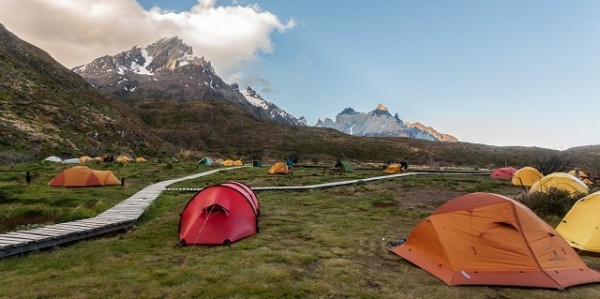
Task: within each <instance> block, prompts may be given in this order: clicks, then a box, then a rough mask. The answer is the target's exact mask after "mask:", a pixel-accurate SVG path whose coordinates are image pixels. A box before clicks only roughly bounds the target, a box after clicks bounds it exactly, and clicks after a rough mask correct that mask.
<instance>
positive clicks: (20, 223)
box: [0, 163, 208, 233]
mask: <svg viewBox="0 0 600 299" xmlns="http://www.w3.org/2000/svg"><path fill="white" fill-rule="evenodd" d="M88 166H89V167H91V168H93V169H99V170H111V171H112V172H113V173H114V174H115V175H116V176H117V177H118V178H123V177H124V178H125V181H126V185H127V190H125V188H123V187H121V186H118V187H96V188H68V189H65V188H56V187H50V186H48V182H50V181H51V180H52V179H53V178H54V177H55V176H56V175H58V174H59V173H60V172H61V171H62V170H63V169H66V168H69V167H72V165H64V164H54V163H33V164H19V165H16V166H14V167H12V168H11V167H9V166H0V233H2V232H7V231H13V230H16V229H23V228H27V227H32V226H35V225H41V224H53V223H60V222H66V221H72V220H77V219H83V218H89V217H93V216H95V215H97V214H99V213H102V212H104V211H105V210H106V209H108V208H110V207H112V206H114V205H115V204H117V203H119V202H121V201H122V200H124V199H126V198H127V197H129V196H131V195H132V194H134V193H135V192H137V191H139V190H140V189H142V188H143V187H145V186H147V185H149V184H151V183H155V182H158V181H162V180H166V179H170V178H176V177H181V176H184V175H186V174H189V173H193V172H194V171H200V170H203V169H207V168H208V167H201V168H199V169H198V170H197V169H196V165H195V164H192V163H176V164H171V165H170V166H168V165H166V164H153V163H145V164H135V163H134V164H121V163H111V164H94V163H91V164H88ZM27 170H29V171H30V172H31V175H32V177H33V179H32V183H31V184H30V185H29V186H27V185H26V184H25V172H26V171H27Z"/></svg>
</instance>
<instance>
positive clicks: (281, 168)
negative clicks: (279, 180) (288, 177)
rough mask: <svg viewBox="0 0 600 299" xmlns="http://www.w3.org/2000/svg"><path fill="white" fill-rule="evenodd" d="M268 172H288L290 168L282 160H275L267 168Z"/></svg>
mask: <svg viewBox="0 0 600 299" xmlns="http://www.w3.org/2000/svg"><path fill="white" fill-rule="evenodd" d="M268 173H269V174H288V173H290V168H289V167H288V166H287V165H286V164H285V163H284V162H277V163H275V164H273V165H272V166H271V168H269V172H268Z"/></svg>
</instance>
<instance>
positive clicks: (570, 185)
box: [529, 172, 590, 195]
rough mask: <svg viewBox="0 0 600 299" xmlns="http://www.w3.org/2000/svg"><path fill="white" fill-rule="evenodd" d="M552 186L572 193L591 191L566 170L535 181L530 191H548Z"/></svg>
mask: <svg viewBox="0 0 600 299" xmlns="http://www.w3.org/2000/svg"><path fill="white" fill-rule="evenodd" d="M552 188H555V189H560V190H565V191H568V192H569V193H570V194H571V195H572V194H575V193H585V194H587V193H588V192H589V191H590V188H589V187H588V186H586V185H585V184H584V183H583V182H582V181H581V180H580V179H578V178H576V177H574V176H572V175H570V174H568V173H564V172H555V173H551V174H549V175H547V176H545V177H543V178H541V179H540V180H539V181H537V182H535V183H534V184H533V186H531V189H529V193H533V192H542V193H547V192H548V191H550V190H551V189H552Z"/></svg>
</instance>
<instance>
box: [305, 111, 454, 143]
mask: <svg viewBox="0 0 600 299" xmlns="http://www.w3.org/2000/svg"><path fill="white" fill-rule="evenodd" d="M315 126H316V127H325V128H333V129H336V130H338V131H341V132H344V133H346V134H350V135H355V136H370V137H410V138H416V139H424V140H430V141H447V142H456V141H458V139H456V138H455V137H454V136H451V135H448V134H442V133H440V132H438V131H436V130H434V129H433V128H432V127H427V126H425V125H423V124H421V123H419V122H416V123H410V122H407V121H403V120H401V119H400V117H399V116H398V113H396V114H395V115H394V116H392V115H391V114H390V112H389V111H388V108H387V107H385V106H383V105H382V104H379V105H377V108H375V110H373V111H371V112H368V113H363V112H357V111H355V110H354V109H352V108H346V109H344V110H343V111H342V112H340V114H338V115H337V116H336V117H335V121H333V120H332V119H330V118H325V119H324V120H321V119H319V120H318V121H317V124H316V125H315Z"/></svg>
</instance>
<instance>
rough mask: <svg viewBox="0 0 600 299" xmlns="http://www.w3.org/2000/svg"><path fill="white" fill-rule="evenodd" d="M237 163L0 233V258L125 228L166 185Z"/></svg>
mask: <svg viewBox="0 0 600 299" xmlns="http://www.w3.org/2000/svg"><path fill="white" fill-rule="evenodd" d="M241 167H244V166H240V167H229V168H219V169H215V170H210V171H205V172H201V173H196V174H193V175H189V176H186V177H182V178H178V179H173V180H167V181H162V182H159V183H156V184H152V185H150V186H148V187H146V188H144V189H142V190H140V191H138V192H137V193H135V194H134V195H133V196H131V197H129V198H127V199H126V200H124V201H122V202H121V203H119V204H117V205H115V206H114V207H112V208H110V209H108V210H106V211H105V212H104V213H102V214H100V215H98V216H96V217H93V218H89V219H82V220H76V221H71V222H65V223H59V224H54V225H48V226H43V227H38V228H34V229H29V230H20V231H15V232H10V233H6V234H0V258H3V257H6V256H10V255H14V254H19V253H24V252H29V251H36V250H40V249H44V248H49V247H53V246H57V245H61V244H65V243H69V242H74V241H77V240H82V239H86V238H90V237H95V236H99V235H102V234H106V233H110V232H114V231H118V230H122V229H126V228H129V227H131V226H132V225H133V224H134V223H135V222H136V221H137V220H138V219H139V218H140V216H142V214H143V213H144V210H145V209H146V208H147V207H148V206H149V205H150V204H151V203H152V202H153V201H154V200H155V199H156V198H157V197H158V196H159V195H160V194H161V193H162V191H164V190H165V188H166V187H167V186H169V185H171V184H173V183H177V182H181V181H185V180H190V179H195V178H199V177H203V176H207V175H211V174H213V173H216V172H219V171H224V170H232V169H238V168H241Z"/></svg>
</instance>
